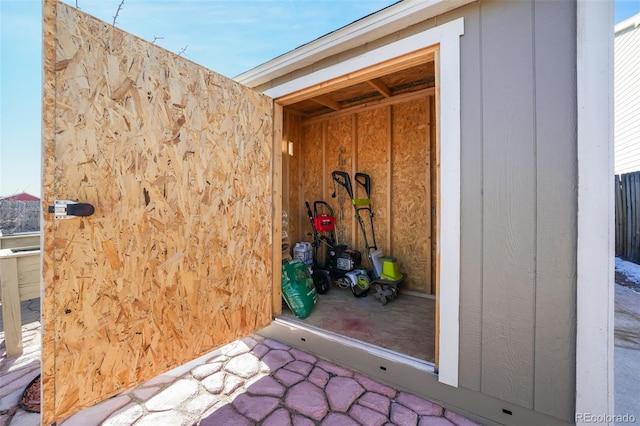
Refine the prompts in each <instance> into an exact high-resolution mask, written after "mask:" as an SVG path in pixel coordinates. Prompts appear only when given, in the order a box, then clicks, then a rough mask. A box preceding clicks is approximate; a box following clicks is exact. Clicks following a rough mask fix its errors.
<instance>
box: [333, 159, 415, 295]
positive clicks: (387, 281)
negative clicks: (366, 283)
mask: <svg viewBox="0 0 640 426" xmlns="http://www.w3.org/2000/svg"><path fill="white" fill-rule="evenodd" d="M331 178H332V179H333V182H334V189H335V184H336V183H337V184H338V185H340V186H342V187H343V188H344V189H345V190H346V192H347V194H348V195H349V197H350V198H351V204H352V205H353V208H354V210H355V217H356V219H357V221H358V224H359V225H360V230H361V231H362V236H363V238H364V244H365V248H366V250H367V257H368V259H369V261H370V264H371V268H372V269H371V271H370V273H371V275H372V276H371V278H372V281H371V287H372V288H373V290H374V291H375V293H374V297H375V298H376V299H378V300H379V301H380V303H382V304H383V305H386V304H387V302H388V301H389V300H393V299H395V298H396V297H397V296H398V292H399V290H400V283H401V282H402V280H404V277H405V276H404V274H402V273H401V272H400V270H399V268H398V262H397V260H396V259H395V258H394V257H389V256H384V255H383V254H382V251H381V250H379V249H378V246H377V244H376V234H375V228H374V226H373V216H374V213H373V209H372V206H371V177H370V176H369V175H368V174H366V173H356V174H355V176H354V178H355V181H356V183H358V184H359V185H360V186H362V187H363V188H364V190H365V192H366V194H367V198H355V196H354V195H355V194H354V191H353V186H352V185H351V177H350V176H349V173H347V172H343V171H334V172H332V173H331ZM332 196H333V197H335V196H336V192H335V191H334V193H333V195H332ZM363 215H364V216H366V217H368V218H369V220H368V221H367V222H368V225H369V226H368V227H369V228H370V234H371V241H370V240H369V235H368V233H367V226H366V224H365V219H364V218H363Z"/></svg>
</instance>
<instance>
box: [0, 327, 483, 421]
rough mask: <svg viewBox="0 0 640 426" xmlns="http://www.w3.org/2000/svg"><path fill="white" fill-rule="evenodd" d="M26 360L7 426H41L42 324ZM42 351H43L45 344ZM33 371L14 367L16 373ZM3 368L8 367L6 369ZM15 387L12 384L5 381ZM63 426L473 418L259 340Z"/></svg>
mask: <svg viewBox="0 0 640 426" xmlns="http://www.w3.org/2000/svg"><path fill="white" fill-rule="evenodd" d="M23 332H24V335H25V342H27V343H29V342H31V343H32V345H31V346H29V345H28V344H25V354H23V355H22V356H21V357H17V358H9V359H6V358H4V359H3V360H2V362H4V363H5V364H3V365H4V366H5V367H7V365H8V364H10V366H11V368H13V371H12V372H8V373H7V372H5V373H2V374H4V375H3V376H2V377H1V378H2V386H1V389H2V390H1V392H0V404H1V405H0V413H3V414H0V425H8V426H36V425H39V423H40V416H39V414H36V413H28V412H26V411H24V410H22V409H21V408H19V407H18V402H19V399H20V396H21V394H22V391H23V390H24V388H25V387H26V386H27V385H28V383H29V382H30V381H31V379H33V377H35V376H36V375H37V374H38V373H39V370H40V360H39V350H37V351H36V350H34V349H31V348H32V347H33V346H34V344H35V343H38V339H39V324H35V326H31V325H29V326H27V327H23ZM37 346H38V348H39V343H38V345H37ZM20 366H22V367H26V368H23V369H21V368H17V367H20ZM5 369H6V368H5ZM7 378H9V379H10V381H7V380H6V379H7ZM57 425H58V426H76V425H77V426H91V425H107V426H123V425H136V426H140V425H142V426H144V425H149V426H163V425H167V426H174V425H175V426H178V425H202V426H219V425H232V426H235V425H238V426H242V425H248V426H250V425H264V426H307V425H309V426H313V425H316V426H318V425H319V426H348V425H359V426H361V425H366V426H383V425H399V426H401V425H412V426H426V425H434V426H471V425H477V423H474V422H472V421H470V420H468V419H467V418H465V417H463V416H461V415H459V414H457V413H455V412H453V411H450V410H447V409H444V408H443V407H441V406H440V405H438V404H435V403H432V402H430V401H427V400H425V399H422V398H419V397H417V396H415V395H412V394H410V393H406V392H403V391H398V390H396V389H394V388H392V387H390V386H387V385H384V384H382V383H379V382H377V381H375V380H372V379H370V378H368V377H366V376H363V375H362V374H359V373H357V372H353V371H351V370H349V369H346V368H344V367H342V366H340V365H337V364H333V363H331V362H329V361H326V360H323V359H319V358H317V357H315V356H314V355H312V354H309V353H306V352H303V351H300V350H298V349H295V348H291V347H289V346H287V345H284V344H282V343H280V342H277V341H274V340H271V339H265V338H264V337H262V336H260V335H258V334H254V335H251V336H248V337H246V338H244V339H241V340H238V341H236V342H233V343H231V344H229V345H227V346H225V347H223V348H221V349H218V350H217V351H214V352H212V353H211V354H209V355H207V356H204V357H202V358H200V359H198V360H195V361H193V362H191V363H189V364H186V365H184V366H181V367H179V368H177V369H175V370H173V371H171V372H168V373H166V374H163V375H161V376H158V377H155V378H154V379H151V380H149V381H147V382H146V383H143V384H141V385H139V386H137V387H135V388H133V389H130V390H128V391H126V392H123V393H122V394H120V395H117V396H115V397H113V398H110V399H108V400H106V401H104V402H102V403H99V404H97V405H95V406H93V407H90V408H87V409H84V410H82V411H80V412H78V413H76V414H74V415H72V416H71V417H69V418H67V419H64V420H62V421H58V422H57Z"/></svg>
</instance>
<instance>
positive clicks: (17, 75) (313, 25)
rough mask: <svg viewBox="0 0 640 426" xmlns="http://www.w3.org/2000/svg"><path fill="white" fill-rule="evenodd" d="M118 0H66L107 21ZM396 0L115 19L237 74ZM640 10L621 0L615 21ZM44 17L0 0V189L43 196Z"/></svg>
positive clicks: (141, 4) (247, 4)
mask: <svg viewBox="0 0 640 426" xmlns="http://www.w3.org/2000/svg"><path fill="white" fill-rule="evenodd" d="M120 1H121V0H99V1H98V0H77V2H76V0H66V2H67V3H69V4H71V5H74V6H75V5H76V3H77V5H78V6H79V7H80V9H82V10H83V11H85V12H87V13H89V14H91V15H94V16H96V17H98V18H100V19H102V20H105V21H107V22H112V21H113V16H114V15H115V13H116V10H117V8H118V5H119V4H120ZM594 1H609V0H594ZM395 2H396V0H274V1H271V0H259V1H248V0H188V1H185V0H183V1H172V0H125V2H124V6H123V9H122V10H121V11H120V13H119V15H118V18H117V24H116V25H117V26H118V27H120V28H122V29H124V30H125V31H128V32H130V33H132V34H135V35H137V36H139V37H142V38H144V39H146V40H153V39H154V38H156V37H158V39H157V40H156V44H158V45H160V46H162V47H165V48H166V49H168V50H171V51H173V52H179V51H181V50H182V49H185V48H186V50H185V53H184V56H185V57H187V58H188V59H190V60H192V61H194V62H197V63H199V64H201V65H204V66H205V67H207V68H210V69H212V70H214V71H217V72H219V73H221V74H223V75H226V76H228V77H233V76H235V75H237V74H240V73H241V72H244V71H247V70H249V69H251V68H253V67H255V66H257V65H259V64H261V63H264V62H266V61H268V60H270V59H272V58H275V57H276V56H278V55H280V54H282V53H286V52H288V51H290V50H292V49H294V48H296V47H298V46H300V45H301V44H304V43H307V42H309V41H311V40H314V39H316V38H318V37H320V36H322V35H324V34H327V33H329V32H331V31H333V30H336V29H338V28H340V27H342V26H344V25H346V24H348V23H350V22H352V21H354V20H356V19H359V18H361V17H363V16H366V15H368V14H370V13H373V12H375V11H377V10H379V9H382V8H384V7H386V6H388V5H390V4H393V3H395ZM636 13H640V0H616V16H615V22H616V23H617V22H620V21H622V20H624V19H626V18H628V17H630V16H633V15H635V14H636ZM41 20H42V5H41V2H40V1H39V0H0V27H1V38H0V195H12V194H16V193H19V192H28V193H30V194H33V195H36V196H40V141H41V137H40V127H41V126H40V115H41V105H40V99H41V90H42V89H41V87H42V84H41V72H42V71H41V65H42V64H41V56H42V50H41V44H42V40H41V37H42V36H41V34H42V27H41Z"/></svg>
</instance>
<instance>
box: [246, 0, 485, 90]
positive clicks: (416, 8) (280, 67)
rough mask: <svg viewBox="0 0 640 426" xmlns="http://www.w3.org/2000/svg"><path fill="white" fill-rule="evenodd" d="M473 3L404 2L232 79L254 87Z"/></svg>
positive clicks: (461, 0)
mask: <svg viewBox="0 0 640 426" xmlns="http://www.w3.org/2000/svg"><path fill="white" fill-rule="evenodd" d="M473 1H475V0H405V1H402V2H399V3H397V4H394V5H392V6H389V7H388V8H386V9H383V10H381V11H379V12H377V13H374V14H372V15H370V16H367V17H366V18H363V19H360V20H358V21H355V22H354V23H352V24H350V25H347V26H345V27H342V28H340V29H339V30H336V31H334V32H332V33H329V34H327V35H325V36H323V37H320V38H318V39H316V40H314V41H312V42H310V43H307V44H305V45H303V46H300V47H299V48H297V49H294V50H291V51H289V52H287V53H285V54H283V55H281V56H278V57H277V58H274V59H272V60H271V61H269V62H265V63H264V64H262V65H259V66H257V67H255V68H253V69H251V70H249V71H246V72H244V73H242V74H240V75H238V76H236V77H235V78H234V80H236V81H238V82H239V83H242V84H244V85H246V86H249V87H256V86H259V85H261V84H264V83H267V82H269V81H272V80H274V79H276V78H278V77H281V76H283V75H286V74H288V73H291V72H293V71H296V70H298V69H300V68H304V67H306V66H309V65H312V64H314V63H316V62H319V61H321V60H323V59H325V58H327V57H329V56H332V55H335V54H338V53H341V52H344V51H347V50H349V49H352V48H355V47H358V46H361V45H363V44H365V43H368V42H371V41H374V40H377V39H379V38H381V37H384V36H386V35H389V34H392V33H394V32H397V31H400V30H402V29H404V28H407V27H409V26H411V25H414V24H417V23H419V22H422V21H425V20H427V19H429V18H432V17H434V16H438V15H441V14H443V13H445V12H448V11H449V10H453V9H456V8H458V7H460V6H463V5H465V4H468V3H472V2H473Z"/></svg>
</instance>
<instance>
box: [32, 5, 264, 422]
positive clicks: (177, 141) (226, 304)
mask: <svg viewBox="0 0 640 426" xmlns="http://www.w3.org/2000/svg"><path fill="white" fill-rule="evenodd" d="M44 68H45V69H44V92H43V102H44V103H43V206H44V209H45V211H46V209H47V206H49V205H53V204H54V200H74V201H81V202H86V203H90V204H92V205H93V206H94V207H95V213H94V214H93V215H92V216H89V217H86V218H80V217H75V218H71V219H54V218H53V215H52V214H47V213H46V212H45V213H44V216H45V221H44V230H43V235H44V247H43V274H44V294H43V299H42V320H43V328H44V338H43V365H42V367H43V370H42V377H43V392H44V397H43V401H42V405H43V407H42V409H43V421H44V423H45V424H49V423H51V422H53V421H54V420H57V419H60V418H62V417H65V416H67V415H69V414H72V413H73V412H75V411H78V410H79V409H80V408H82V407H86V406H90V405H93V404H94V403H97V402H99V401H102V400H104V399H106V398H107V397H110V396H112V395H114V394H117V393H119V392H122V391H124V390H126V389H128V388H130V387H132V386H134V385H136V384H138V383H141V382H143V381H145V380H147V379H150V378H152V377H154V376H156V375H159V374H161V373H163V372H166V371H168V370H170V369H172V368H174V367H176V366H178V365H181V364H183V363H185V362H188V361H190V360H192V359H194V358H196V357H198V356H200V355H203V354H205V353H207V352H209V351H211V350H213V349H214V348H217V347H219V346H221V345H223V344H226V343H228V342H230V341H233V340H235V339H237V338H239V337H242V336H245V335H247V334H250V333H252V332H255V331H256V330H258V329H260V328H262V327H264V326H266V325H268V324H269V323H270V321H271V317H272V316H271V300H272V297H271V295H272V273H273V270H272V269H273V268H272V263H271V262H272V244H271V242H272V237H271V235H272V226H271V224H272V210H273V209H272V205H273V203H272V170H271V168H272V166H271V159H272V154H273V150H272V147H273V139H272V137H273V136H272V128H273V119H272V115H273V101H272V100H271V99H270V98H268V97H265V96H264V95H261V94H257V93H255V92H253V91H251V90H249V89H247V88H245V87H243V86H241V85H239V84H237V83H236V82H234V81H231V80H229V79H227V78H224V77H222V76H220V75H218V74H216V73H214V72H212V71H210V70H208V69H206V68H204V67H201V66H199V65H196V64H194V63H192V62H190V61H188V60H186V59H184V58H182V57H180V56H177V55H175V54H172V53H170V52H168V51H165V50H163V49H161V48H159V47H158V46H155V45H154V44H151V43H148V42H146V41H143V40H141V39H138V38H136V37H134V36H132V35H130V34H127V33H125V32H123V31H120V30H119V29H117V28H114V27H113V26H112V25H110V24H107V23H104V22H101V21H98V20H96V19H94V18H92V17H90V16H88V15H86V14H84V13H82V12H80V11H78V10H76V9H74V8H72V7H70V6H68V5H66V4H63V3H58V2H56V1H55V0H46V1H45V7H44Z"/></svg>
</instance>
